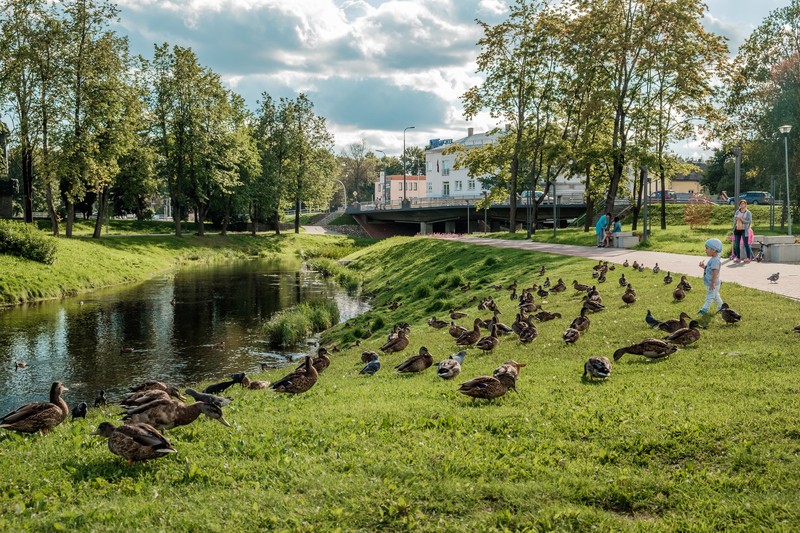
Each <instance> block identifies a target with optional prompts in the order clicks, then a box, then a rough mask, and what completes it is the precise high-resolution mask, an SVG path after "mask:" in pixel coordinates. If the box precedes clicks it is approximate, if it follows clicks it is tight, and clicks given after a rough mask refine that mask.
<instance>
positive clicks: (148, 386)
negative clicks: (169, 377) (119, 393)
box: [130, 379, 186, 402]
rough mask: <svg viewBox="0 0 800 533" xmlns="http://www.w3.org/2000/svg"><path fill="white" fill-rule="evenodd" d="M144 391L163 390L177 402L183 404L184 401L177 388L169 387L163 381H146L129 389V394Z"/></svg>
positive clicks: (184, 398)
mask: <svg viewBox="0 0 800 533" xmlns="http://www.w3.org/2000/svg"><path fill="white" fill-rule="evenodd" d="M145 390H163V391H164V392H166V393H167V394H169V395H170V396H172V397H173V398H177V399H178V400H180V401H182V402H184V401H186V397H185V396H183V395H182V394H181V392H180V391H179V390H178V387H176V386H174V385H169V384H168V383H164V382H163V381H155V380H152V379H151V380H148V381H145V382H144V383H142V384H140V385H136V386H135V387H131V388H130V391H131V392H141V391H145Z"/></svg>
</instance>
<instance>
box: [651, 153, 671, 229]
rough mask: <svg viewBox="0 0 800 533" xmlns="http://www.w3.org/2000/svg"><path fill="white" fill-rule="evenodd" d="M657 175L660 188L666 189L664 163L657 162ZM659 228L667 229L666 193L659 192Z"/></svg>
mask: <svg viewBox="0 0 800 533" xmlns="http://www.w3.org/2000/svg"><path fill="white" fill-rule="evenodd" d="M658 176H659V178H660V179H661V190H662V191H666V190H667V187H666V183H667V176H666V172H665V171H664V164H663V163H659V165H658ZM648 200H649V198H648ZM661 229H667V193H666V192H662V193H661Z"/></svg>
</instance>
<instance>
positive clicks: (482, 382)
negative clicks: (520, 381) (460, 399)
mask: <svg viewBox="0 0 800 533" xmlns="http://www.w3.org/2000/svg"><path fill="white" fill-rule="evenodd" d="M516 385H517V380H516V378H515V377H514V376H513V375H511V374H501V375H500V377H499V378H496V377H493V376H478V377H476V378H473V379H471V380H469V381H467V382H466V383H462V384H461V386H460V387H459V388H458V392H460V393H461V394H466V395H467V396H470V397H472V398H482V399H484V400H494V399H496V398H500V397H501V396H503V395H505V393H507V392H508V391H509V390H513V391H514V392H517V387H516Z"/></svg>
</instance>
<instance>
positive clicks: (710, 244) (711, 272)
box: [698, 239, 724, 315]
mask: <svg viewBox="0 0 800 533" xmlns="http://www.w3.org/2000/svg"><path fill="white" fill-rule="evenodd" d="M721 252H722V241H720V240H719V239H708V240H707V241H706V257H710V258H711V259H709V260H708V263H706V262H705V261H700V268H702V269H703V285H705V286H706V303H704V304H703V308H702V309H700V310H699V311H698V313H699V314H701V315H704V314H706V313H708V309H709V308H710V307H711V304H712V302H716V304H717V309H719V308H720V307H722V304H723V303H724V302H723V301H722V297H721V296H720V295H719V285H720V279H719V269H720V266H721V262H720V259H719V254H720V253H721Z"/></svg>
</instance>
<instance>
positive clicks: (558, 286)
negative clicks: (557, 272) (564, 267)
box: [550, 278, 567, 292]
mask: <svg viewBox="0 0 800 533" xmlns="http://www.w3.org/2000/svg"><path fill="white" fill-rule="evenodd" d="M565 290H567V284H566V283H564V280H563V279H561V278H558V282H557V283H556V284H555V285H553V286H552V287H550V292H564V291H565Z"/></svg>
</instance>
